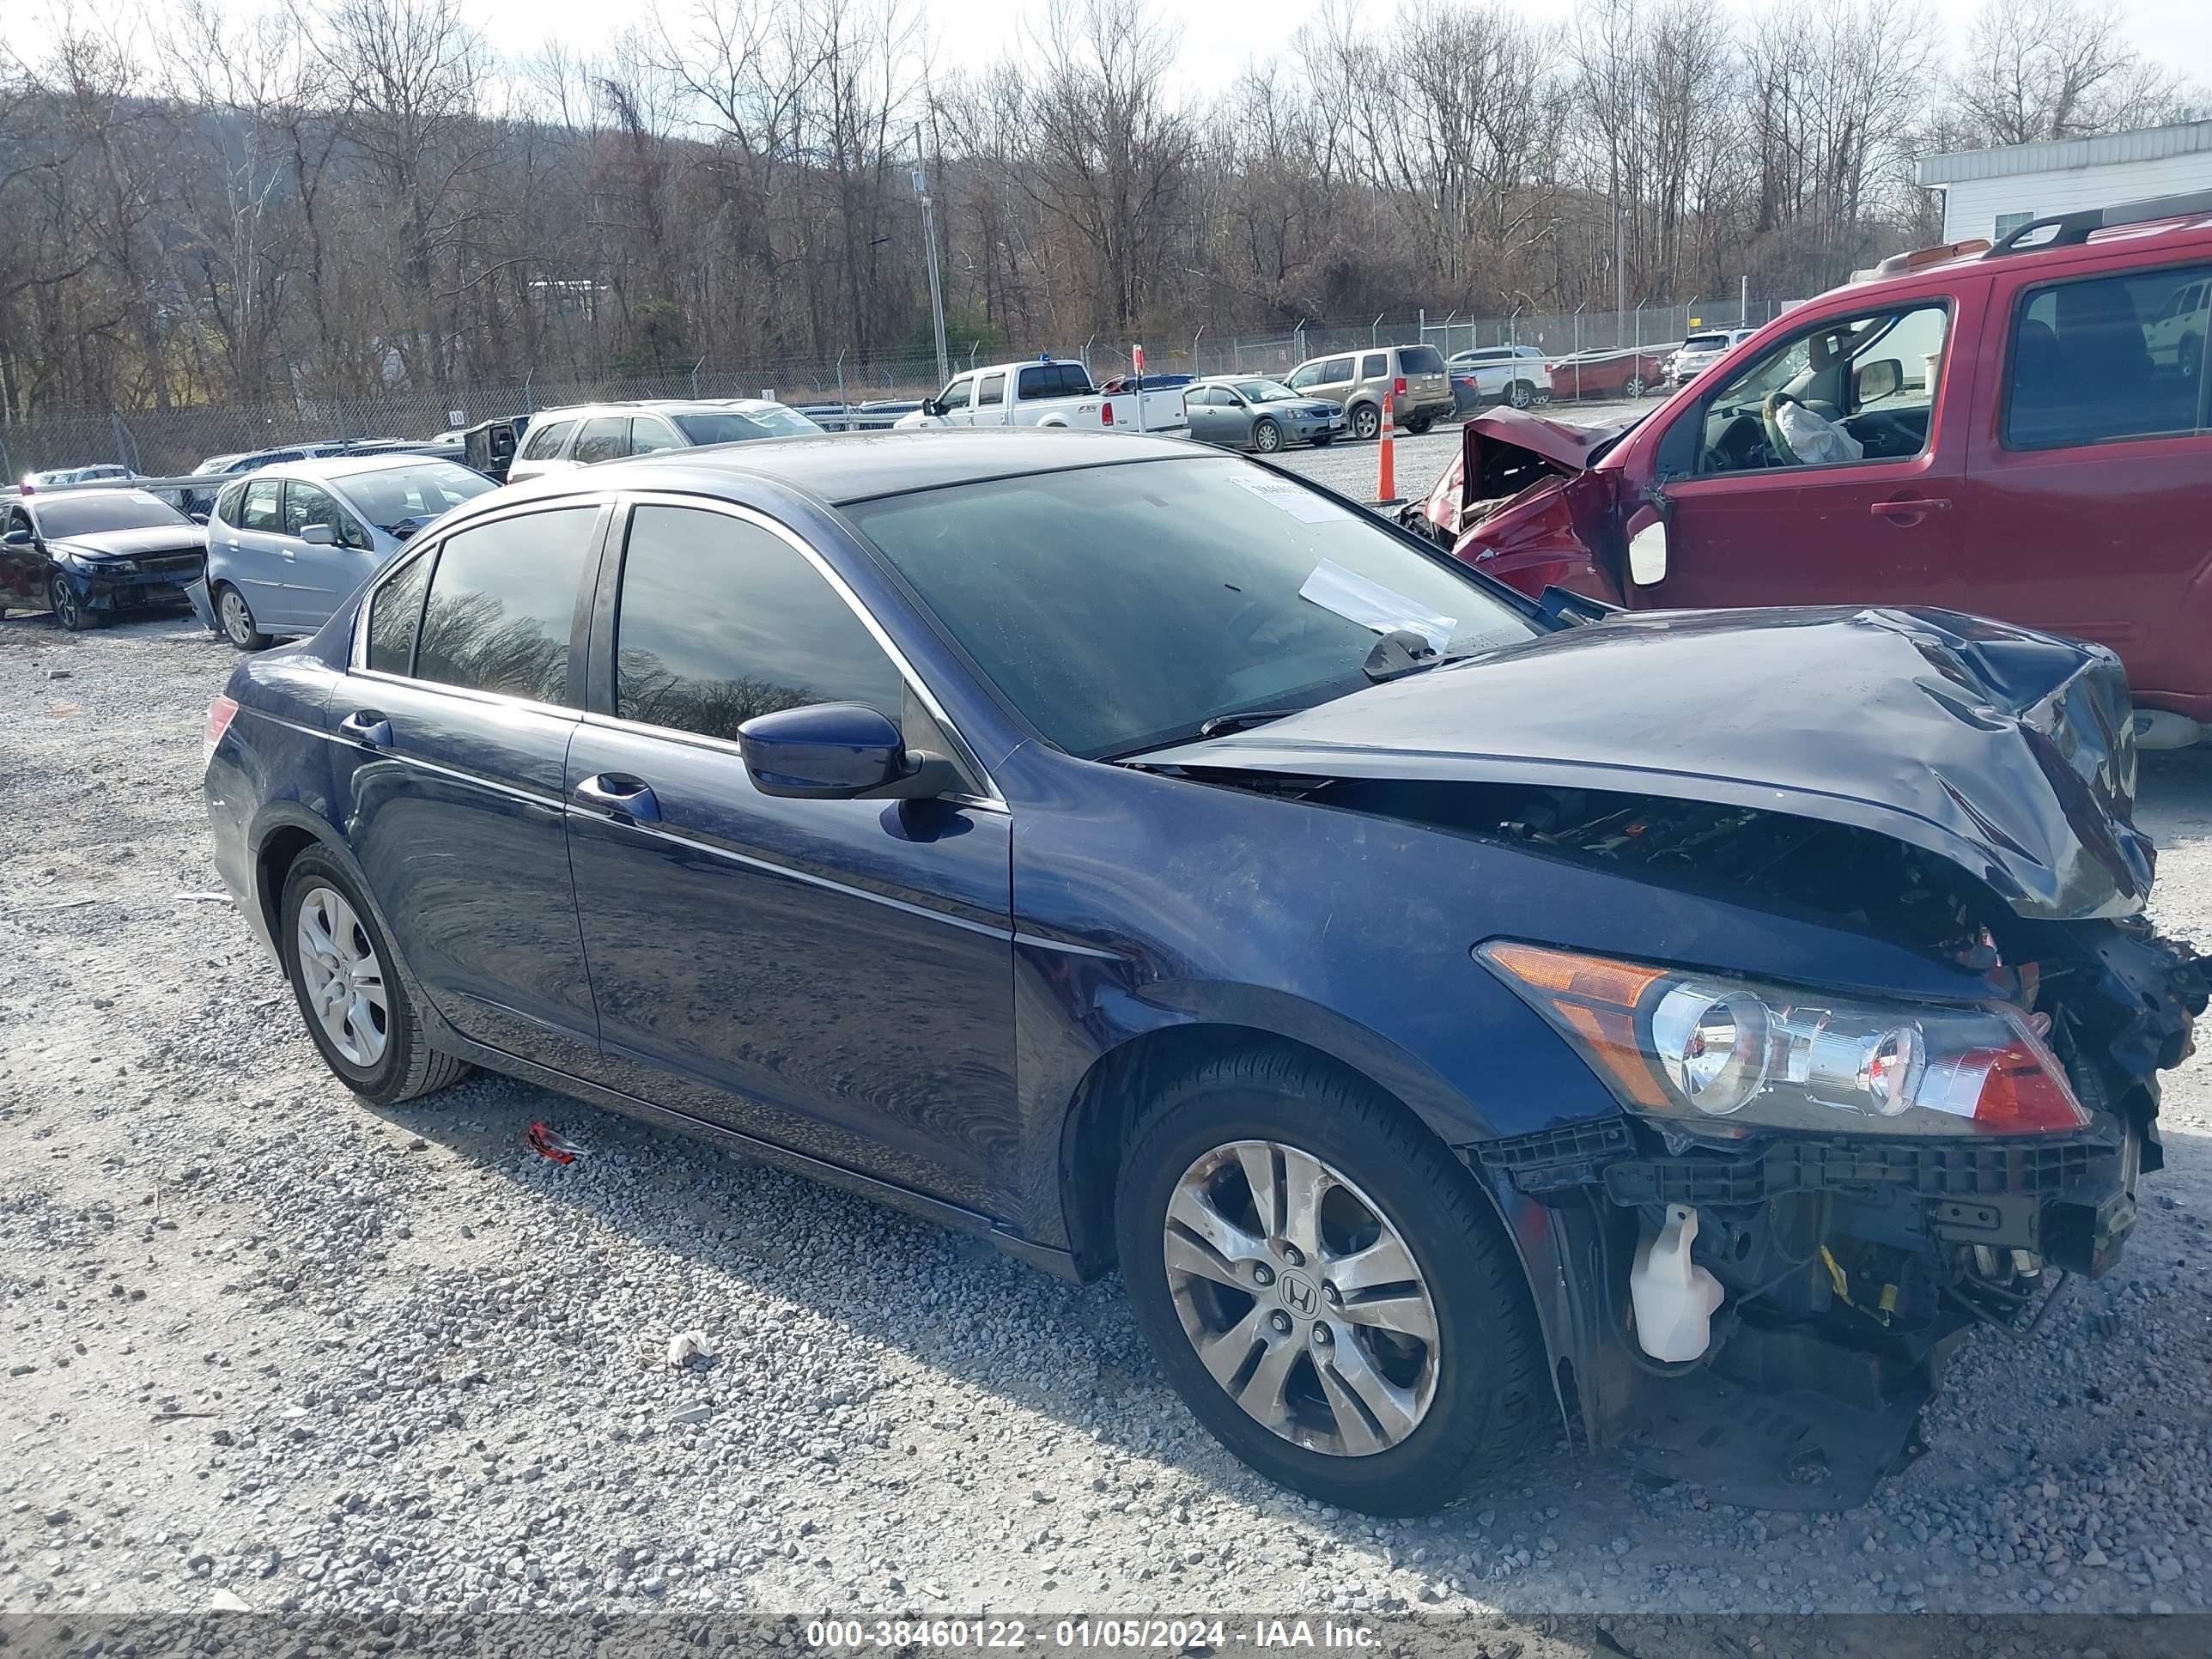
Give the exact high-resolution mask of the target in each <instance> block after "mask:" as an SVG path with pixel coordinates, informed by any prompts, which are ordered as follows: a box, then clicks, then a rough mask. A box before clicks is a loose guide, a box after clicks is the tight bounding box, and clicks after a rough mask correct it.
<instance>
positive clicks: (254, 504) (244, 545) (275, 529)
mask: <svg viewBox="0 0 2212 1659" xmlns="http://www.w3.org/2000/svg"><path fill="white" fill-rule="evenodd" d="M283 538H284V485H283V480H281V479H278V478H252V479H249V480H248V481H247V482H246V494H245V495H243V496H242V497H241V498H240V501H239V506H238V522H237V523H236V524H235V525H233V526H230V528H229V533H228V535H227V536H226V537H225V538H223V563H224V566H225V567H226V568H227V569H228V573H229V578H230V580H232V581H234V582H235V583H236V584H237V585H238V591H239V593H240V596H242V597H243V598H244V599H245V600H246V608H247V609H248V610H250V611H252V612H253V615H254V617H255V618H256V619H257V620H258V621H259V622H261V623H264V625H268V626H273V627H277V628H289V627H291V626H293V617H294V615H295V611H296V606H295V605H294V603H293V601H292V595H291V567H290V563H289V562H288V561H287V560H286V559H285V557H284V555H283Z"/></svg>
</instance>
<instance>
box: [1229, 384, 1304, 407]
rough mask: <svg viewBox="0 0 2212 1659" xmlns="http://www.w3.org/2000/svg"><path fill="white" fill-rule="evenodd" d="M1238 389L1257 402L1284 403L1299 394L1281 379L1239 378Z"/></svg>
mask: <svg viewBox="0 0 2212 1659" xmlns="http://www.w3.org/2000/svg"><path fill="white" fill-rule="evenodd" d="M1237 390H1238V391H1239V392H1243V394H1244V395H1245V396H1246V397H1247V398H1250V399H1251V400H1252V401H1253V402H1254V403H1255V404H1273V403H1282V402H1285V401H1287V400H1289V399H1291V398H1296V397H1297V395H1298V394H1297V392H1293V391H1291V389H1290V387H1288V386H1285V385H1284V384H1283V383H1282V382H1281V381H1280V380H1239V381H1237Z"/></svg>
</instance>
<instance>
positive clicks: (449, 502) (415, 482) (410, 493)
mask: <svg viewBox="0 0 2212 1659" xmlns="http://www.w3.org/2000/svg"><path fill="white" fill-rule="evenodd" d="M332 482H333V483H336V484H337V487H338V488H339V489H341V490H343V492H344V493H345V495H346V498H347V499H348V500H349V501H351V502H352V503H353V504H354V505H355V506H356V507H359V508H360V509H361V511H362V514H363V515H364V516H365V517H366V518H367V519H368V521H369V522H370V523H371V524H373V525H374V526H377V528H379V529H380V530H386V531H388V530H390V529H392V527H393V526H395V525H398V524H399V523H401V522H402V521H403V520H408V519H416V520H428V519H435V518H436V517H437V516H438V515H439V514H440V513H444V512H447V510H449V509H451V508H453V507H459V505H460V504H461V503H462V502H463V501H473V500H475V499H476V497H477V496H478V495H483V494H484V493H485V492H486V491H487V490H491V489H497V488H498V487H499V486H498V485H496V484H495V483H492V481H491V480H490V479H489V478H487V477H484V475H483V473H481V472H471V471H470V470H469V469H468V468H467V467H465V466H456V465H454V464H453V462H451V461H425V462H423V463H422V465H419V466H391V467H380V468H379V469H378V470H377V471H374V472H354V473H349V474H347V475H345V476H344V477H339V478H337V479H334V480H333V481H332Z"/></svg>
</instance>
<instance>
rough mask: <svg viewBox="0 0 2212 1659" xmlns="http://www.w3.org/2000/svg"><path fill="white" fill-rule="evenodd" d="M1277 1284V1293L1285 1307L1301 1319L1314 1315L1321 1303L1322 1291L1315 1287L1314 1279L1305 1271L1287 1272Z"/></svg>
mask: <svg viewBox="0 0 2212 1659" xmlns="http://www.w3.org/2000/svg"><path fill="white" fill-rule="evenodd" d="M1275 1284H1276V1294H1277V1295H1279V1296H1280V1297H1282V1300H1283V1305H1284V1306H1285V1308H1288V1309H1289V1310H1291V1312H1292V1313H1294V1314H1296V1315H1297V1316H1298V1317H1299V1318H1301V1319H1311V1318H1312V1317H1313V1316H1314V1310H1315V1309H1316V1308H1318V1307H1319V1306H1320V1305H1321V1293H1320V1292H1319V1291H1316V1290H1315V1289H1314V1283H1313V1280H1311V1279H1308V1278H1307V1277H1306V1276H1305V1275H1304V1273H1285V1274H1284V1275H1283V1276H1282V1277H1281V1278H1280V1279H1277V1280H1276V1281H1275Z"/></svg>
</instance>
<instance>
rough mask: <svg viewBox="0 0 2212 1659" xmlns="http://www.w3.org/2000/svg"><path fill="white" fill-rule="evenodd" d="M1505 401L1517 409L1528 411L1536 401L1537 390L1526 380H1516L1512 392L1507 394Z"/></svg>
mask: <svg viewBox="0 0 2212 1659" xmlns="http://www.w3.org/2000/svg"><path fill="white" fill-rule="evenodd" d="M1505 400H1506V402H1508V403H1510V404H1512V405H1513V407H1514V408H1516V409H1526V408H1528V405H1529V404H1533V403H1534V402H1535V401H1536V388H1535V387H1534V386H1530V385H1529V384H1528V381H1526V380H1516V381H1514V382H1513V386H1512V390H1510V392H1507V393H1506V394H1505Z"/></svg>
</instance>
